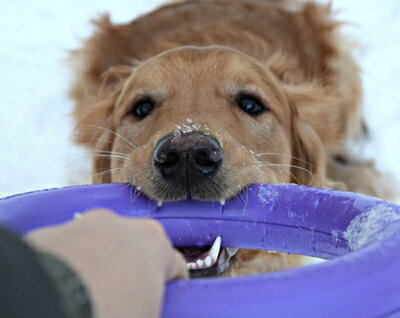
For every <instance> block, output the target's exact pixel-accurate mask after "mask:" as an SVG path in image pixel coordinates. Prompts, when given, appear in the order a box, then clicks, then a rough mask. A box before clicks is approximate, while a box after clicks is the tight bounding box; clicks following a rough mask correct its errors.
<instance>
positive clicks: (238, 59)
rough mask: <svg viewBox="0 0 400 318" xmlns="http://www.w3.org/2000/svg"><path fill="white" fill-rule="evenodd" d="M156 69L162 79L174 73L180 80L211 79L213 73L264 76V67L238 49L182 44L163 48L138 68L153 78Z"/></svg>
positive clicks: (139, 73) (141, 72) (143, 74)
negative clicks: (173, 47)
mask: <svg viewBox="0 0 400 318" xmlns="http://www.w3.org/2000/svg"><path fill="white" fill-rule="evenodd" d="M154 73H156V74H157V76H158V78H159V79H165V78H168V79H170V78H171V76H174V77H175V80H176V81H179V80H184V81H187V80H193V79H195V78H197V79H198V78H201V77H208V78H209V80H212V79H213V78H218V76H212V75H222V74H224V75H225V76H227V75H232V76H238V75H246V74H247V77H250V76H251V75H252V74H253V76H254V75H258V76H262V75H265V71H264V69H263V68H262V66H261V65H259V63H258V62H257V61H256V60H255V59H253V58H252V57H250V56H247V55H245V54H244V53H241V52H239V51H237V50H234V49H230V48H225V47H219V46H210V47H183V48H178V49H173V50H169V51H166V52H163V53H161V54H159V55H157V56H155V57H153V58H151V59H149V60H148V61H146V62H144V63H143V64H142V65H141V66H140V67H139V68H138V69H137V75H138V76H139V75H140V76H146V77H148V78H149V79H151V80H153V79H154Z"/></svg>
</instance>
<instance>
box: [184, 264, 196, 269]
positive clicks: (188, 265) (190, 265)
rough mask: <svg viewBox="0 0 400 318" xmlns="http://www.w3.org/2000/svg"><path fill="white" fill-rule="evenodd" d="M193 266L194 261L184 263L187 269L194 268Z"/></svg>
mask: <svg viewBox="0 0 400 318" xmlns="http://www.w3.org/2000/svg"><path fill="white" fill-rule="evenodd" d="M195 266H196V264H195V263H186V268H187V269H194V267H195Z"/></svg>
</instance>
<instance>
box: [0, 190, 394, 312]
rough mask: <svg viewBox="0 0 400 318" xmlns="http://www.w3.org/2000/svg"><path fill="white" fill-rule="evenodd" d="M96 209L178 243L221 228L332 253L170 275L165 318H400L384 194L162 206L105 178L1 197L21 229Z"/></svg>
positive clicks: (294, 248)
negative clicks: (272, 268)
mask: <svg viewBox="0 0 400 318" xmlns="http://www.w3.org/2000/svg"><path fill="white" fill-rule="evenodd" d="M92 208H109V209H112V210H114V211H115V212H116V213H118V214H120V215H122V216H127V217H150V218H155V219H158V220H159V221H160V222H161V223H162V224H163V226H164V227H165V229H166V231H167V233H168V235H169V236H170V238H171V239H172V241H173V243H174V244H175V245H176V246H193V245H196V246H202V245H209V244H211V243H212V241H213V240H214V239H215V237H216V236H218V235H221V236H222V245H223V246H230V247H241V248H253V249H268V250H273V251H282V252H288V253H297V254H304V255H310V256H316V257H320V258H324V259H332V258H334V259H333V260H330V261H329V262H324V263H321V264H317V265H311V266H307V267H302V268H298V269H294V270H287V271H281V272H275V273H267V274H260V275H255V276H246V277H237V278H211V279H194V280H181V281H174V282H171V283H170V284H169V285H168V286H167V291H166V295H165V300H164V306H163V313H162V317H163V318H180V317H182V318H187V317H190V318H206V317H207V318H209V317H218V318H223V317H229V318H239V317H240V318H242V317H251V318H268V317H271V318H280V317H285V318H289V317H296V318H303V317H304V318H305V317H307V318H312V317H324V318H330V317H332V318H337V317H341V318H343V317H352V318H353V317H354V318H355V317H363V318H381V317H392V318H393V317H400V207H399V206H397V205H394V204H391V203H388V202H386V201H383V200H380V199H377V198H373V197H368V196H365V195H360V194H354V193H346V192H339V191H331V190H323V189H314V188H307V187H303V186H296V185H254V186H252V187H250V188H249V189H248V190H247V192H245V193H242V194H241V195H239V196H237V197H236V198H234V199H232V200H229V201H227V202H226V204H225V205H224V206H222V205H221V204H220V203H205V202H193V201H192V202H176V203H166V204H164V205H163V206H162V207H161V208H158V207H157V204H156V203H155V202H154V201H150V200H148V199H146V198H145V197H143V196H141V195H140V194H139V193H138V192H137V191H135V190H134V189H132V188H130V187H128V186H127V185H124V184H101V185H90V186H78V187H69V188H61V189H53V190H44V191H38V192H31V193H25V194H21V195H15V196H11V197H8V198H4V199H1V200H0V223H3V224H5V225H6V226H8V227H10V228H13V229H14V230H16V231H18V232H20V233H22V234H24V233H27V232H29V231H31V230H33V229H37V228H40V227H44V226H48V225H53V224H59V223H63V222H67V221H69V220H71V219H72V218H73V216H74V214H75V213H84V212H85V211H87V210H89V209H92ZM377 216H378V217H377ZM353 249H355V250H354V251H353Z"/></svg>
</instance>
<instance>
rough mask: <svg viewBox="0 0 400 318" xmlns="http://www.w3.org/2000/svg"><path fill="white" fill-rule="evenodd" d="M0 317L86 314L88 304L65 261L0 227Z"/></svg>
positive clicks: (85, 316) (54, 317)
mask: <svg viewBox="0 0 400 318" xmlns="http://www.w3.org/2000/svg"><path fill="white" fill-rule="evenodd" d="M0 317H2V318H72V317H74V318H75V317H77V318H78V317H79V318H90V317H91V307H90V302H89V298H88V297H87V294H86V292H85V289H84V287H83V285H82V284H81V282H80V280H79V278H78V277H77V276H76V274H75V273H74V272H73V271H72V270H71V269H70V268H69V267H68V266H67V265H66V264H65V263H63V262H62V261H60V260H59V259H57V258H55V257H53V256H51V255H49V254H47V253H41V252H37V251H35V250H34V249H33V248H31V247H30V246H29V245H28V244H26V243H25V242H24V241H23V240H22V239H21V238H19V237H18V236H17V235H15V234H13V233H11V232H10V231H8V230H6V229H4V228H1V227H0Z"/></svg>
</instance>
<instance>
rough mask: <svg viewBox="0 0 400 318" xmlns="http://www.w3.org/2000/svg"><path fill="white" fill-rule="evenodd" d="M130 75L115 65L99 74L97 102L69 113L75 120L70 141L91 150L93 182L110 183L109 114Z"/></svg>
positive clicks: (111, 135) (112, 134)
mask: <svg viewBox="0 0 400 318" xmlns="http://www.w3.org/2000/svg"><path fill="white" fill-rule="evenodd" d="M131 73H132V67H131V66H116V67H112V68H110V69H109V70H108V71H107V72H105V73H104V74H103V75H102V85H101V87H100V90H99V92H98V98H97V101H93V102H92V103H87V104H77V105H76V107H75V110H74V113H73V116H74V117H75V122H76V124H75V130H74V140H75V141H76V142H77V143H79V144H83V145H85V146H86V147H87V148H89V149H90V150H92V151H93V155H92V156H93V164H92V176H93V182H94V183H106V182H111V174H110V173H108V171H109V170H110V168H111V159H110V157H109V156H107V155H108V154H110V151H112V147H113V143H114V139H115V132H114V131H115V127H114V126H113V113H114V108H115V101H116V100H117V97H118V96H119V94H120V92H121V90H122V87H123V83H124V79H126V78H127V77H128V76H129V74H131Z"/></svg>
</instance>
